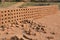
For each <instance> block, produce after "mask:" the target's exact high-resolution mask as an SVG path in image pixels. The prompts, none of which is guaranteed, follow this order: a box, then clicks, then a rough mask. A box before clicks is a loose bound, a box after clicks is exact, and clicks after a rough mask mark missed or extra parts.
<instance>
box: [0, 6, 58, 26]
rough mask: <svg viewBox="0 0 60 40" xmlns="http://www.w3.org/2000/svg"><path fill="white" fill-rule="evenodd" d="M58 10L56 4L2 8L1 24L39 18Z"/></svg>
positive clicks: (0, 14) (0, 11)
mask: <svg viewBox="0 0 60 40" xmlns="http://www.w3.org/2000/svg"><path fill="white" fill-rule="evenodd" d="M57 11H58V6H56V5H49V6H33V7H32V6H30V7H25V8H16V9H3V10H0V26H2V25H8V24H9V23H14V22H16V21H18V22H20V23H21V21H22V20H25V19H39V18H41V17H44V16H46V15H50V14H55V13H56V12H57Z"/></svg>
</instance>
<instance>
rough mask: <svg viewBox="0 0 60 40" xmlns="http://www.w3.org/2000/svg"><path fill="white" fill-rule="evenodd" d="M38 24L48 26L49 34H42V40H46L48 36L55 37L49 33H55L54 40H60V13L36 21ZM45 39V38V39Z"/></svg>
mask: <svg viewBox="0 0 60 40" xmlns="http://www.w3.org/2000/svg"><path fill="white" fill-rule="evenodd" d="M35 21H36V22H37V21H38V23H42V24H43V25H46V29H47V30H46V31H47V32H48V33H47V34H46V35H44V34H42V35H43V36H42V39H43V40H46V39H44V38H45V37H46V36H53V35H51V34H50V33H49V32H55V33H56V34H55V36H54V37H55V38H54V39H53V40H60V11H58V13H57V14H54V15H49V16H45V17H43V18H41V19H38V20H35ZM43 37H44V38H43Z"/></svg>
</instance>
